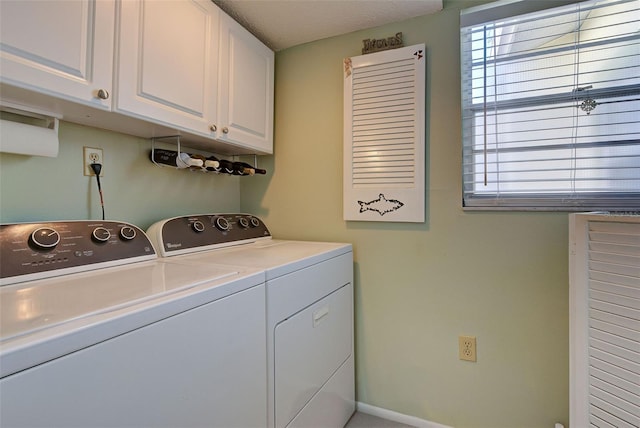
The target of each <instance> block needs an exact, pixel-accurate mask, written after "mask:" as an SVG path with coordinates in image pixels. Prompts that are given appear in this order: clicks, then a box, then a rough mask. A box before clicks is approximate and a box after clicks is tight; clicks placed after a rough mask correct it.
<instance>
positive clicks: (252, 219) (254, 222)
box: [251, 217, 260, 227]
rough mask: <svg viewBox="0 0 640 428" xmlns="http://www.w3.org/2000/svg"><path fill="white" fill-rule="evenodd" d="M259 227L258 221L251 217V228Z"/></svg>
mask: <svg viewBox="0 0 640 428" xmlns="http://www.w3.org/2000/svg"><path fill="white" fill-rule="evenodd" d="M258 226H260V220H258V219H257V218H255V217H251V227H258Z"/></svg>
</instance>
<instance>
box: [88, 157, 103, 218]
mask: <svg viewBox="0 0 640 428" xmlns="http://www.w3.org/2000/svg"><path fill="white" fill-rule="evenodd" d="M91 169H92V170H93V173H94V174H95V175H96V182H97V183H98V193H99V194H100V206H101V207H102V220H104V200H103V199H102V186H101V185H100V171H102V164H99V163H92V164H91Z"/></svg>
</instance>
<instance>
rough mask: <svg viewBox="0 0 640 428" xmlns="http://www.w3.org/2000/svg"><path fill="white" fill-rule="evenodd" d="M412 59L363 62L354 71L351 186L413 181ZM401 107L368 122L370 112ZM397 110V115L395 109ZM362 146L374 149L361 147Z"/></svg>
mask: <svg viewBox="0 0 640 428" xmlns="http://www.w3.org/2000/svg"><path fill="white" fill-rule="evenodd" d="M415 63H416V61H415V60H413V59H405V60H402V61H398V62H391V63H385V64H378V65H371V66H364V67H361V68H357V69H355V70H354V71H353V140H352V141H353V158H352V171H353V176H352V184H353V186H354V187H356V188H357V187H358V186H360V185H372V184H385V183H387V184H389V183H393V184H395V185H398V184H405V185H412V184H413V182H414V179H415V177H414V172H415V150H414V147H415V132H414V127H415V115H416V112H415V106H416V103H415V93H414V85H413V80H414V75H415V71H414V68H415ZM398 106H402V107H404V108H403V109H402V110H398V109H396V110H394V111H393V112H392V114H390V115H388V116H384V115H378V116H379V118H378V120H377V121H372V120H369V118H368V114H369V112H370V111H371V110H376V111H377V110H378V109H388V108H390V107H398ZM398 112H401V113H402V114H401V115H398V114H397V113H398ZM361 147H372V148H374V150H366V151H361V150H359V148H361Z"/></svg>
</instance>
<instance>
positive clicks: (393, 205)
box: [358, 193, 404, 216]
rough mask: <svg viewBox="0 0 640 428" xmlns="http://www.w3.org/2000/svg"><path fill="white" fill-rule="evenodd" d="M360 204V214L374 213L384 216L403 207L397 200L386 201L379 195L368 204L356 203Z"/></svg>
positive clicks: (382, 195)
mask: <svg viewBox="0 0 640 428" xmlns="http://www.w3.org/2000/svg"><path fill="white" fill-rule="evenodd" d="M358 203H359V204H360V212H361V213H363V212H366V211H375V212H377V213H378V214H380V215H381V216H382V215H385V214H387V213H390V212H393V211H396V210H399V209H400V208H402V206H403V205H404V204H403V203H402V202H400V201H399V200H397V199H387V198H385V197H384V194H382V193H380V196H379V197H378V199H374V200H373V201H369V202H362V201H358Z"/></svg>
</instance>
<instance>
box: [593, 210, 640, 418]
mask: <svg viewBox="0 0 640 428" xmlns="http://www.w3.org/2000/svg"><path fill="white" fill-rule="evenodd" d="M586 233H587V238H586V239H587V242H586V244H587V245H586V246H587V249H588V250H587V287H588V307H589V312H588V314H589V315H588V333H587V334H588V339H587V346H588V365H589V379H588V401H589V413H590V415H591V416H590V417H591V421H590V422H591V424H592V426H608V425H606V424H610V425H611V426H615V427H625V426H629V427H638V426H640V223H632V222H615V221H589V222H588V225H587V230H586ZM604 422H606V424H604Z"/></svg>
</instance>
